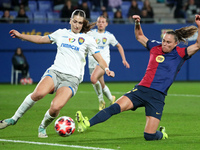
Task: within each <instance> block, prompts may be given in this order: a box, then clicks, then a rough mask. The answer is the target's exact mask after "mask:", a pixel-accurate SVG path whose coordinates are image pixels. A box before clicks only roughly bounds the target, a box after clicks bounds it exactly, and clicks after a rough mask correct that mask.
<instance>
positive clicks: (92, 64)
mask: <svg viewBox="0 0 200 150" xmlns="http://www.w3.org/2000/svg"><path fill="white" fill-rule="evenodd" d="M102 57H103V56H102ZM103 59H104V60H105V61H106V63H107V65H108V67H109V65H110V57H109V56H108V57H105V58H104V57H103ZM96 65H98V62H97V61H96V60H95V59H94V57H93V56H91V55H88V68H89V72H90V75H91V74H92V72H93V70H94V68H95V67H96Z"/></svg>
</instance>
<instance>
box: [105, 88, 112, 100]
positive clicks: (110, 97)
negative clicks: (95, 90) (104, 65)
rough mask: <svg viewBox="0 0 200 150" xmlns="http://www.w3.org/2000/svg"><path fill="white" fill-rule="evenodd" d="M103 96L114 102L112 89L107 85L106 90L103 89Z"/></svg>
mask: <svg viewBox="0 0 200 150" xmlns="http://www.w3.org/2000/svg"><path fill="white" fill-rule="evenodd" d="M103 94H104V95H105V96H106V97H107V98H108V99H109V100H110V101H112V99H113V98H112V94H111V92H110V89H109V88H108V87H107V86H106V85H105V87H104V89H103Z"/></svg>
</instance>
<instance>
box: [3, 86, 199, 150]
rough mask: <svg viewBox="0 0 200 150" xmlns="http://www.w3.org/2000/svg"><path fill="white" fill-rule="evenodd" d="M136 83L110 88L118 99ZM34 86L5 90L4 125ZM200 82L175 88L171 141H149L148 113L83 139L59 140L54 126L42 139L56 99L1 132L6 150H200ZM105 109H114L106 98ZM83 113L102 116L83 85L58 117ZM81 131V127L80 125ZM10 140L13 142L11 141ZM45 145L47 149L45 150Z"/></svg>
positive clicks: (167, 113)
mask: <svg viewBox="0 0 200 150" xmlns="http://www.w3.org/2000/svg"><path fill="white" fill-rule="evenodd" d="M135 84H136V82H131V83H120V82H119V83H107V85H108V87H109V88H110V90H111V91H112V94H113V95H115V96H116V97H117V98H119V97H120V96H122V95H123V94H124V93H126V92H128V91H129V90H131V89H132V88H133V87H134V85H135ZM35 86H36V84H33V85H25V86H24V85H9V84H1V85H0V120H1V119H5V118H9V117H11V116H12V115H13V114H14V113H15V111H16V109H17V108H18V107H19V105H20V104H21V103H22V101H23V100H24V98H25V97H26V96H27V95H28V94H29V93H31V92H32V91H33V90H34V88H35ZM199 87H200V82H175V83H174V84H173V85H172V87H171V88H170V89H169V92H168V96H167V97H166V100H165V107H164V112H163V117H162V120H161V122H160V125H162V126H165V127H166V131H167V133H168V135H169V139H167V140H159V141H145V140H144V138H143V131H144V127H145V121H146V120H145V113H144V108H139V109H138V110H136V111H135V112H133V111H127V112H123V113H120V114H118V115H116V116H113V117H111V118H110V119H109V120H107V121H106V122H104V123H101V124H98V125H95V126H93V127H91V128H89V129H88V130H87V131H86V132H84V133H78V132H77V131H75V133H74V134H73V135H71V136H69V137H60V136H58V135H57V134H56V132H55V130H54V122H55V121H54V122H53V123H52V124H51V125H50V126H49V127H48V128H47V134H48V136H49V137H48V138H46V139H39V138H38V137H37V134H38V132H37V130H38V126H39V124H40V123H41V120H42V119H43V116H44V114H45V112H46V111H47V109H48V108H49V106H50V103H51V100H52V99H53V97H54V95H47V96H46V97H45V98H43V99H42V100H40V101H38V102H37V103H36V104H35V105H34V106H33V107H32V108H31V109H30V110H29V111H27V112H26V113H25V115H24V116H23V117H22V118H21V119H20V120H19V121H18V123H17V124H16V125H14V126H9V127H8V128H6V129H3V130H0V149H1V150H19V149H20V150H36V149H37V150H51V149H53V150H81V149H99V150H100V149H101V150H106V149H116V150H118V149H119V150H132V149H134V150H161V149H162V150H198V149H200V109H199V108H200V92H199V91H200V88H199ZM105 101H106V106H108V105H109V102H108V100H107V99H106V98H105ZM77 110H81V111H82V113H83V115H84V116H88V118H91V117H93V116H94V115H95V114H96V113H97V112H98V100H97V96H96V94H95V92H94V90H93V87H92V85H91V83H82V84H80V86H79V89H78V92H77V94H76V95H75V96H74V97H73V98H72V99H71V100H70V101H69V102H68V103H67V104H66V106H65V107H64V108H63V109H62V110H61V112H60V115H59V116H70V117H72V118H73V119H75V113H76V111H77ZM76 125H77V124H76ZM9 140H10V141H9ZM45 144H46V145H45Z"/></svg>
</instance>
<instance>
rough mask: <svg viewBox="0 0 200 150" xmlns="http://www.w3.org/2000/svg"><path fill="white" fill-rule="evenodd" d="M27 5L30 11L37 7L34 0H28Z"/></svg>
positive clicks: (35, 9)
mask: <svg viewBox="0 0 200 150" xmlns="http://www.w3.org/2000/svg"><path fill="white" fill-rule="evenodd" d="M28 7H29V9H30V11H32V12H35V11H37V9H38V7H37V2H36V1H29V2H28Z"/></svg>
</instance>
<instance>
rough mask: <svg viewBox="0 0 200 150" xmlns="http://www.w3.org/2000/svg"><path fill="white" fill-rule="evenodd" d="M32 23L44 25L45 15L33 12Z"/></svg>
mask: <svg viewBox="0 0 200 150" xmlns="http://www.w3.org/2000/svg"><path fill="white" fill-rule="evenodd" d="M33 19H34V23H46V13H45V12H40V11H36V12H33Z"/></svg>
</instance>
